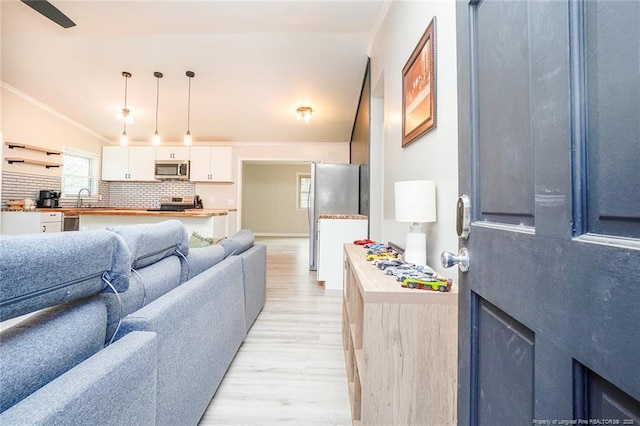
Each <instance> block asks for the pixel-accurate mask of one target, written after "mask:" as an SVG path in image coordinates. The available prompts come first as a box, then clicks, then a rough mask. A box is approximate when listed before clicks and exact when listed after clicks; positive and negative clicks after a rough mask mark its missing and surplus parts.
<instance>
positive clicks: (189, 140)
mask: <svg viewBox="0 0 640 426" xmlns="http://www.w3.org/2000/svg"><path fill="white" fill-rule="evenodd" d="M186 76H187V77H189V100H188V101H187V133H186V134H185V135H184V144H185V146H190V145H191V143H192V142H193V139H192V138H191V130H190V126H191V79H192V78H193V77H195V76H196V74H195V73H194V72H193V71H187V73H186Z"/></svg>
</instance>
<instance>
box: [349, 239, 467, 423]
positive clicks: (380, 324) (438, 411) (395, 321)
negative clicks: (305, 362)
mask: <svg viewBox="0 0 640 426" xmlns="http://www.w3.org/2000/svg"><path fill="white" fill-rule="evenodd" d="M344 250H345V268H346V269H345V283H344V299H343V300H344V301H343V313H342V334H343V336H342V337H343V344H344V350H345V358H346V364H347V379H348V382H349V396H350V398H351V415H352V418H353V424H354V425H385V426H386V425H403V426H404V425H407V426H408V425H455V424H456V419H457V416H456V398H457V389H456V388H457V364H458V363H457V357H458V331H457V329H458V320H457V317H458V312H457V310H458V290H457V286H454V288H453V290H452V291H451V292H448V293H440V292H436V291H429V290H417V289H408V288H403V287H402V286H401V284H400V283H399V282H398V281H396V279H395V277H393V276H389V275H385V274H384V272H383V271H381V270H380V269H378V268H377V267H375V266H374V265H372V264H371V263H369V262H367V261H366V260H365V256H366V251H365V249H364V248H362V247H361V246H356V245H354V244H345V245H344Z"/></svg>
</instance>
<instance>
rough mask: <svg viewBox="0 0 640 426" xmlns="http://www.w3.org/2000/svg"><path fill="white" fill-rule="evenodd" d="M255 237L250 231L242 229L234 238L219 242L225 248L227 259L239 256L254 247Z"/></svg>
mask: <svg viewBox="0 0 640 426" xmlns="http://www.w3.org/2000/svg"><path fill="white" fill-rule="evenodd" d="M254 242H255V237H254V235H253V232H252V231H251V230H250V229H241V230H239V231H238V232H237V233H236V234H235V235H234V236H232V237H229V238H225V239H223V240H220V241H218V244H220V245H221V246H222V247H224V255H225V257H228V256H231V255H232V254H239V253H242V252H243V251H245V250H247V249H248V248H250V247H252V246H253V243H254Z"/></svg>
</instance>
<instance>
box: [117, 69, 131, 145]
mask: <svg viewBox="0 0 640 426" xmlns="http://www.w3.org/2000/svg"><path fill="white" fill-rule="evenodd" d="M122 76H123V77H124V108H122V115H123V118H124V130H123V131H122V135H120V145H127V144H128V143H129V137H128V136H127V117H126V116H127V115H130V113H131V111H129V110H128V109H127V82H128V80H129V79H130V78H131V73H130V72H127V71H122ZM132 121H133V120H132Z"/></svg>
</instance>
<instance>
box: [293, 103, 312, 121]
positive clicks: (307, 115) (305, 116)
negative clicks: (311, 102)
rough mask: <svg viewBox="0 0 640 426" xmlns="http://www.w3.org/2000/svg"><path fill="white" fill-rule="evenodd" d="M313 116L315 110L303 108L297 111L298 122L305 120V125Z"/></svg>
mask: <svg viewBox="0 0 640 426" xmlns="http://www.w3.org/2000/svg"><path fill="white" fill-rule="evenodd" d="M311 114H313V110H312V109H311V107H308V106H301V107H300V108H298V109H297V110H296V118H297V119H298V120H304V122H305V123H308V122H309V121H310V120H311Z"/></svg>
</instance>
